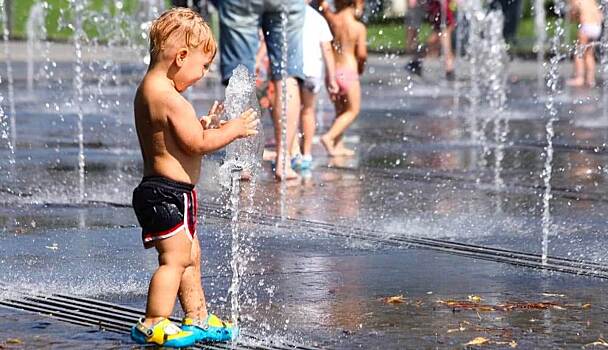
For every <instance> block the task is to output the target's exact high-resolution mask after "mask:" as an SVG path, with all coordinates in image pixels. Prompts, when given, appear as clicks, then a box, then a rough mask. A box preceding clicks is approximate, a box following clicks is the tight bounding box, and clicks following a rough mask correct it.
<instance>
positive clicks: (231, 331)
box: [182, 314, 239, 342]
mask: <svg viewBox="0 0 608 350" xmlns="http://www.w3.org/2000/svg"><path fill="white" fill-rule="evenodd" d="M182 329H183V330H185V331H189V332H192V333H193V334H194V335H195V336H196V340H197V341H202V342H227V341H230V340H234V339H236V337H237V336H238V335H239V329H238V327H234V326H233V325H232V323H229V322H224V321H222V320H220V319H219V318H218V317H217V316H215V315H214V314H209V316H207V319H206V320H205V321H200V320H194V319H192V318H189V317H185V318H184V320H183V322H182Z"/></svg>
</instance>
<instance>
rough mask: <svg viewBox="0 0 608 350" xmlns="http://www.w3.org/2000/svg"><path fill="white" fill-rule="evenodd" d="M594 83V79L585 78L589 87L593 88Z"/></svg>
mask: <svg viewBox="0 0 608 350" xmlns="http://www.w3.org/2000/svg"><path fill="white" fill-rule="evenodd" d="M595 85H596V82H595V80H587V86H588V87H590V88H594V87H595Z"/></svg>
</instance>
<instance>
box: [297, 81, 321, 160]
mask: <svg viewBox="0 0 608 350" xmlns="http://www.w3.org/2000/svg"><path fill="white" fill-rule="evenodd" d="M300 94H301V97H302V112H301V114H300V119H301V123H302V154H303V155H304V156H311V155H312V139H313V137H314V136H315V131H316V129H317V125H316V120H315V107H316V106H317V94H315V93H314V92H312V91H310V90H309V89H307V88H305V87H303V88H301V89H300Z"/></svg>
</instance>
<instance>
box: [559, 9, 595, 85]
mask: <svg viewBox="0 0 608 350" xmlns="http://www.w3.org/2000/svg"><path fill="white" fill-rule="evenodd" d="M570 12H571V16H572V17H573V18H574V19H575V20H577V21H578V23H579V26H578V46H577V49H576V52H575V55H574V77H573V78H572V79H570V80H568V81H567V82H566V83H567V84H568V85H569V86H583V85H585V84H587V86H589V87H593V86H595V55H594V48H593V46H590V45H589V44H591V43H592V42H594V41H598V40H599V38H600V35H601V34H602V13H601V12H600V9H599V7H598V4H597V2H596V1H595V0H570Z"/></svg>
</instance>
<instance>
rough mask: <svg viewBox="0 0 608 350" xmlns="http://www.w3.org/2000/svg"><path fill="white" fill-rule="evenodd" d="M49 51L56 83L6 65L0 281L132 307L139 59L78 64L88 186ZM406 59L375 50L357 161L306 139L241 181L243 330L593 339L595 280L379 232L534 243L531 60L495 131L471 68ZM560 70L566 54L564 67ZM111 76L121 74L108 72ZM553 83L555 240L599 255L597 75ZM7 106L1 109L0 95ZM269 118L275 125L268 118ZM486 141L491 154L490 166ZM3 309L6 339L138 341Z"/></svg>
mask: <svg viewBox="0 0 608 350" xmlns="http://www.w3.org/2000/svg"><path fill="white" fill-rule="evenodd" d="M57 50H58V54H57V55H56V59H57V62H58V65H57V67H58V68H56V71H57V76H60V77H61V79H62V80H50V81H46V80H44V81H41V82H39V83H38V84H37V85H36V86H35V90H34V91H33V92H32V93H27V92H26V91H25V85H26V84H25V80H24V69H25V64H24V62H21V61H18V62H15V63H14V68H15V75H16V82H15V84H16V85H15V91H17V92H18V93H17V94H16V98H15V107H16V111H17V121H18V122H17V149H16V153H15V158H16V161H15V165H14V168H13V167H12V166H11V165H10V164H8V161H6V159H8V156H9V152H8V150H7V148H6V147H5V144H3V145H2V149H1V152H2V159H3V161H2V163H0V165H1V171H0V176H1V179H2V180H1V181H0V191H1V192H0V193H2V195H1V196H0V198H1V203H0V223H1V226H0V227H2V231H1V233H0V287H1V288H0V291H1V292H0V297H2V296H3V297H9V296H11V297H12V296H14V295H15V294H18V293H19V292H20V291H35V292H39V293H54V292H61V293H67V294H75V295H81V296H87V297H92V298H98V299H103V300H107V301H111V302H115V303H119V304H124V305H129V306H133V307H137V308H143V306H144V303H145V296H146V290H147V283H148V281H149V276H150V274H151V272H152V271H153V270H154V268H155V264H156V255H155V253H154V252H152V251H145V250H144V249H143V248H142V246H141V241H140V236H139V229H138V228H137V227H136V220H135V217H134V215H133V213H132V209H131V208H130V207H129V202H130V192H131V190H132V188H133V187H134V186H135V185H136V184H137V182H138V181H139V176H140V175H139V174H140V173H139V172H140V168H141V161H140V158H139V157H140V156H139V153H138V148H137V138H136V136H135V134H134V131H133V121H132V114H131V99H132V96H133V93H134V89H133V87H134V85H135V83H136V82H137V79H138V77H139V76H140V75H141V73H142V71H143V67H142V66H141V65H139V64H138V63H137V62H129V61H128V60H125V61H124V62H123V61H122V60H121V62H120V64H118V63H117V66H118V67H119V68H118V69H114V70H110V69H107V70H104V69H101V70H95V69H93V68H94V67H93V68H92V69H90V70H86V75H85V77H84V78H85V81H86V82H87V83H86V84H85V90H84V92H85V102H84V104H83V105H82V108H83V112H84V140H85V141H84V142H85V157H86V179H85V189H86V198H85V200H84V201H83V202H81V201H80V199H79V197H78V190H77V188H78V185H77V184H78V172H77V153H78V145H77V143H76V140H77V135H76V119H77V117H76V112H77V108H76V106H75V105H74V104H73V103H72V101H71V99H72V98H73V96H74V92H73V90H72V88H71V86H72V85H71V83H72V82H71V80H70V75H71V73H70V64H69V61H68V60H69V56H68V57H63V56H61V55H60V54H59V53H61V50H60V48H59V49H57ZM87 57H88V56H87ZM91 57H94V55H93V56H91ZM405 63H406V59H405V58H403V57H394V56H374V57H371V58H370V64H369V66H368V68H367V73H366V75H365V76H364V77H363V80H362V81H363V103H362V112H361V115H360V117H359V118H358V119H357V121H356V123H355V124H354V125H353V127H352V128H351V129H350V130H349V131H348V133H347V135H346V142H347V144H349V145H350V146H353V147H355V148H356V150H357V155H356V157H353V158H333V159H330V158H328V157H326V155H325V153H324V151H323V150H322V148H321V147H320V145H319V144H318V143H315V145H314V149H313V156H314V163H313V164H314V167H313V169H312V170H311V171H310V172H305V173H303V174H302V175H303V178H302V179H301V180H299V181H291V182H288V183H287V189H286V192H285V194H283V195H281V193H280V186H279V184H278V183H276V182H275V181H274V180H273V179H272V177H271V176H270V164H268V163H265V164H264V166H265V171H264V172H262V174H261V176H260V179H259V180H258V181H257V183H256V186H255V192H254V193H253V194H250V193H249V192H250V190H251V189H252V185H251V184H246V183H245V184H243V191H242V195H241V208H242V210H243V212H241V214H240V217H241V220H240V224H239V230H240V232H241V249H242V252H243V255H244V256H245V257H246V259H245V260H243V262H244V263H246V269H245V271H246V272H245V274H244V276H243V281H242V285H241V294H240V295H241V298H240V299H241V303H242V312H241V322H242V323H241V324H242V326H243V328H244V329H245V330H247V331H248V332H249V333H255V334H259V335H260V336H262V337H268V338H275V337H278V338H280V339H287V340H291V341H295V342H299V343H303V344H309V345H312V344H316V345H317V346H320V347H330V348H341V349H351V348H355V347H360V348H388V349H392V348H394V349H400V348H404V347H414V348H446V347H447V348H454V347H462V346H464V344H466V343H468V342H469V341H472V340H473V339H475V338H476V337H483V338H484V339H485V340H487V343H485V344H484V346H488V347H496V348H508V347H513V346H517V347H519V348H534V347H542V348H570V347H581V346H583V345H585V344H591V343H593V342H596V341H598V339H602V337H603V330H604V329H605V326H606V322H607V321H608V319H607V318H606V316H605V314H606V312H605V309H606V307H608V300H606V299H605V296H604V293H602V287H603V286H604V283H605V282H604V280H603V279H600V278H590V277H583V276H576V275H572V274H564V273H557V272H551V271H542V270H537V269H529V268H525V267H516V266H512V265H510V264H505V263H500V262H495V261H488V260H479V259H474V258H470V257H463V256H458V255H454V254H448V253H445V252H438V251H436V250H433V249H419V248H413V247H409V246H408V244H403V245H397V246H396V245H394V244H385V243H384V241H383V240H382V239H378V237H380V238H385V239H387V240H389V239H397V238H404V239H405V238H425V239H433V240H442V241H449V242H457V243H461V244H465V245H475V246H481V247H486V248H488V249H494V250H496V249H508V250H512V251H516V252H522V253H529V254H536V255H539V254H540V253H541V247H542V235H541V232H542V228H541V227H542V226H541V225H542V211H543V202H542V194H543V192H544V183H543V178H542V174H543V166H544V154H545V147H546V145H547V144H546V139H545V123H546V121H547V115H546V112H545V110H544V109H545V106H544V103H545V102H546V101H547V99H548V97H547V96H546V94H545V93H543V92H541V93H539V92H538V89H537V80H536V75H535V74H536V73H535V69H536V67H537V65H536V63H535V62H528V61H513V62H511V63H510V65H509V79H508V82H509V83H508V107H507V109H506V111H505V112H504V114H503V115H504V116H505V118H506V119H507V120H508V128H509V129H508V133H507V137H506V142H500V140H499V139H498V138H496V137H495V135H493V123H494V121H495V120H496V111H494V110H492V109H490V108H489V107H488V106H486V105H481V106H479V107H478V108H477V109H476V111H475V114H474V115H472V114H471V109H470V106H469V103H468V97H467V96H468V95H469V94H470V83H469V81H468V78H467V74H466V69H465V68H466V67H464V66H463V67H462V72H459V74H460V75H459V77H460V79H459V80H458V81H457V82H453V83H450V82H445V81H443V80H442V79H441V78H440V75H441V71H440V69H439V67H438V65H437V62H435V61H431V62H428V66H427V67H426V69H427V71H426V72H425V74H424V77H423V78H420V77H417V76H408V74H407V73H406V72H405V71H404V70H403V66H404V65H405ZM569 69H570V67H569V65H568V64H563V65H562V72H563V75H564V76H566V75H567V74H568V72H569ZM116 72H119V73H118V74H117V76H118V79H114V78H112V79H109V78H108V77H111V76H112V74H115V73H116ZM0 76H3V77H4V76H5V71H3V70H0ZM2 82H3V85H2V86H1V87H2V90H1V91H2V94H3V95H4V96H5V97H6V87H7V86H6V82H5V80H4V79H3V80H2ZM222 91H223V90H222V88H221V87H220V86H219V85H218V82H217V75H215V74H214V73H213V74H212V76H211V77H210V79H209V81H208V82H206V83H204V84H201V85H200V86H198V87H197V88H196V89H195V90H194V91H193V92H192V93H190V94H188V97H189V98H190V99H191V100H192V101H193V103H194V105H195V107H196V109H197V112H198V113H199V114H203V113H204V112H205V110H206V109H207V108H208V106H209V105H210V104H211V102H212V100H213V99H217V98H221V96H222ZM555 99H556V100H557V101H558V111H559V115H558V117H559V119H558V121H557V122H556V137H555V140H554V142H555V155H554V163H553V172H552V178H551V184H552V194H553V198H552V200H551V202H550V204H551V213H552V224H551V227H550V235H549V243H548V247H549V255H550V256H551V257H555V258H563V259H571V260H576V261H579V260H582V261H585V262H589V263H594V264H598V265H597V266H601V267H603V266H604V265H605V260H606V259H607V255H606V254H607V253H606V252H605V249H603V247H604V246H605V245H606V243H608V242H607V241H608V239H607V237H606V235H605V222H606V214H607V213H608V210H607V209H608V208H607V205H608V203H607V201H608V193H606V186H605V182H606V171H605V170H604V163H605V158H606V153H607V151H606V138H607V137H608V119H607V118H605V117H604V116H605V114H604V110H603V107H602V101H601V99H602V95H601V89H599V88H598V89H593V90H585V89H569V88H566V89H564V91H563V92H562V93H561V94H560V95H558V96H556V97H555ZM2 107H3V108H4V110H5V111H6V110H7V109H8V108H6V99H5V100H4V102H3V104H2ZM319 115H320V121H319V124H320V130H321V131H322V130H325V129H327V127H328V126H329V124H330V122H331V119H332V117H333V116H332V110H331V107H330V105H329V103H328V101H327V99H326V98H324V99H322V102H321V105H320V109H319ZM475 120H476V121H477V122H479V123H487V126H486V130H485V134H484V135H485V137H484V138H483V139H480V138H475V137H474V136H473V134H474V133H473V132H472V131H471V123H472V121H475ZM264 125H265V127H266V129H267V132H266V135H271V132H270V131H271V129H270V128H271V126H270V120H269V118H268V117H265V119H264ZM268 146H269V147H271V140H270V139H269V140H268ZM498 150H502V151H503V152H504V158H503V160H502V161H501V162H500V164H499V166H497V165H498V164H497V163H496V161H495V159H496V158H495V157H496V154H497V151H498ZM220 161H221V153H220V154H215V155H211V156H208V157H207V158H206V159H205V161H204V164H203V175H202V177H201V181H200V183H199V188H200V193H201V196H200V197H201V198H200V204H201V210H200V212H199V215H200V218H201V219H202V220H201V221H202V223H201V224H200V225H199V232H200V236H199V237H200V239H201V243H202V246H203V275H204V276H203V283H204V286H205V289H206V293H207V296H208V301H209V304H210V308H211V310H212V311H214V312H216V313H218V314H220V315H223V316H224V317H227V316H228V315H229V314H230V310H229V295H228V288H229V287H230V279H231V275H232V273H231V270H230V266H229V261H230V258H231V256H230V248H231V247H230V242H231V226H230V221H229V220H228V219H227V218H226V216H227V215H226V213H227V212H226V208H227V206H228V202H229V201H228V196H229V194H228V192H227V190H226V189H224V188H222V187H221V186H220V185H219V183H218V166H219V163H220ZM281 201H283V205H281ZM222 213H223V214H222ZM228 216H229V212H228ZM282 218H283V219H282ZM320 227H323V228H324V229H323V230H321V229H320ZM372 231H373V232H374V234H375V236H374V237H372V236H370V234H369V233H370V232H372ZM361 232H362V233H361ZM355 233H356V234H355ZM399 296H402V298H401V297H399ZM391 297H393V298H392V299H391ZM0 315H1V317H2V319H3V320H7V322H3V327H0V348H2V347H6V348H40V347H45V346H46V347H49V348H74V349H76V348H83V347H95V348H108V349H109V348H117V347H118V348H130V347H131V345H132V344H131V343H130V341H129V339H128V336H127V335H122V334H115V333H111V332H100V331H97V330H95V329H87V328H85V327H78V326H71V325H67V324H64V323H61V322H59V321H56V320H53V319H50V318H45V317H42V316H33V315H30V314H26V313H23V312H21V311H14V310H10V309H0ZM478 341H481V340H479V339H478ZM596 345H597V346H602V345H601V344H599V343H598V344H596ZM606 345H608V344H606Z"/></svg>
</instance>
